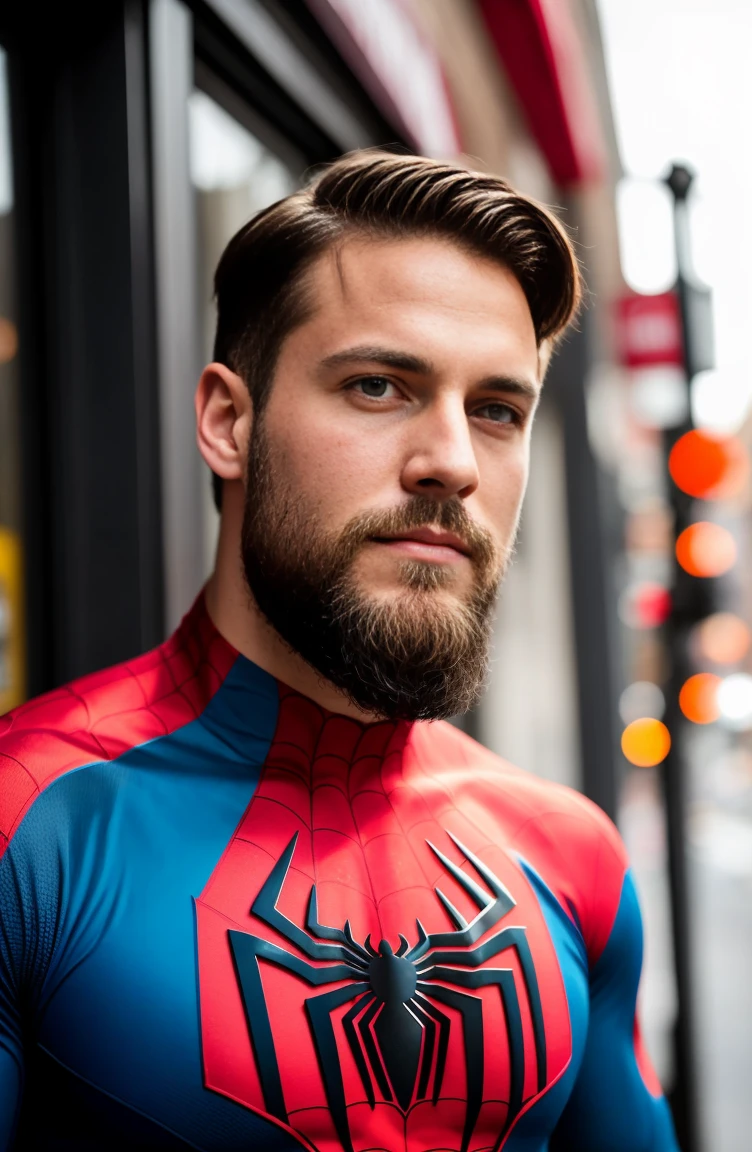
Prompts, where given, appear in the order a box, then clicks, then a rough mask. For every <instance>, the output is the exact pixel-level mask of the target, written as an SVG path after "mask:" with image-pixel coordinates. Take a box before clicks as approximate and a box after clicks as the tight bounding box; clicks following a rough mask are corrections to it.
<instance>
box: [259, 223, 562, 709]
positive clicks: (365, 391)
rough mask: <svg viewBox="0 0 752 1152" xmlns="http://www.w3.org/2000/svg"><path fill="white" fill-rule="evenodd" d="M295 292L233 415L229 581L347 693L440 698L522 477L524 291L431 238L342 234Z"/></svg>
mask: <svg viewBox="0 0 752 1152" xmlns="http://www.w3.org/2000/svg"><path fill="white" fill-rule="evenodd" d="M309 291H310V294H311V297H312V299H313V301H314V304H315V307H314V310H313V313H312V315H311V316H310V318H309V319H308V320H307V321H306V322H305V323H303V324H302V325H301V326H300V327H299V328H297V329H296V330H294V331H293V332H292V334H291V335H290V336H289V337H288V338H287V340H286V341H285V342H284V344H283V346H282V348H281V350H280V355H279V359H278V362H277V366H276V370H275V375H274V381H273V384H272V388H271V393H270V396H269V399H268V403H267V406H266V408H265V409H264V411H263V414H262V416H261V417H260V418H259V419H257V420H256V423H255V426H254V429H253V436H252V442H251V449H250V457H249V468H248V485H247V496H246V515H245V524H244V533H243V558H244V564H245V570H246V575H247V578H248V582H249V585H250V587H251V590H252V592H253V594H254V597H255V599H256V602H257V604H258V606H259V607H260V609H261V610H262V612H264V613H265V615H266V616H267V617H268V618H269V620H270V621H271V623H272V624H273V625H274V627H275V628H276V629H277V631H278V632H279V633H280V634H281V636H282V637H283V639H284V640H286V641H287V643H288V644H289V645H290V646H291V647H292V648H294V649H295V650H297V651H299V652H300V653H301V655H303V657H304V658H305V659H306V660H307V661H308V662H309V663H310V664H312V665H313V666H314V667H316V668H317V669H318V670H319V671H320V672H321V673H322V675H324V676H325V677H326V678H327V679H329V680H331V681H332V682H333V683H335V684H336V685H337V686H338V687H340V688H341V689H343V691H345V692H346V693H347V694H348V695H349V696H350V697H351V698H352V699H353V700H354V701H355V702H356V703H357V704H359V706H360V707H362V708H364V710H366V711H369V712H374V713H376V714H381V715H395V716H397V715H399V716H408V717H416V716H433V717H436V716H440V715H451V714H452V713H454V712H457V711H460V710H462V709H464V708H466V707H468V706H470V705H471V704H472V703H473V702H474V700H475V699H476V697H477V695H478V691H479V688H480V685H481V683H482V680H483V678H484V672H485V667H486V653H487V647H488V633H489V628H490V616H491V612H492V607H493V602H494V598H495V592H496V588H497V586H498V583H499V581H500V579H501V576H502V575H503V571H504V567H505V564H506V561H507V559H508V556H509V554H510V552H511V549H512V546H513V541H514V535H515V531H516V527H517V522H518V518H519V512H520V506H521V503H522V497H523V494H524V490H525V484H526V479H527V470H528V459H529V439H530V427H531V423H532V417H533V412H534V409H535V405H536V401H537V397H538V393H539V387H540V385H539V381H538V349H537V346H536V341H535V334H534V330H533V324H532V319H531V316H530V312H529V309H528V305H527V302H526V300H525V296H524V293H523V291H522V289H521V287H520V285H519V283H518V281H517V280H516V279H515V278H514V277H513V276H512V274H511V273H509V272H507V271H506V270H505V269H503V268H501V267H499V266H498V265H497V264H495V263H493V262H491V261H490V260H484V259H480V258H478V257H476V256H472V255H469V254H467V253H466V252H464V251H463V250H462V249H460V248H459V247H458V246H456V245H454V244H452V243H450V242H447V241H441V240H436V239H409V240H399V241H380V242H377V241H372V240H360V239H351V240H349V241H347V242H345V244H344V245H343V246H342V247H341V248H340V249H338V250H336V251H331V252H328V253H326V254H325V255H324V256H322V257H321V258H320V259H319V260H318V261H317V262H316V264H315V265H314V266H313V268H312V270H311V272H310V274H309Z"/></svg>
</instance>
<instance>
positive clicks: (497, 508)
mask: <svg viewBox="0 0 752 1152" xmlns="http://www.w3.org/2000/svg"><path fill="white" fill-rule="evenodd" d="M528 465H529V448H528V446H524V448H521V449H520V450H519V451H515V452H510V453H509V454H508V455H506V456H505V457H504V459H503V460H499V458H498V457H496V458H494V459H491V460H488V461H487V462H485V464H481V468H480V485H479V489H478V492H479V496H480V503H481V505H482V507H483V510H484V512H485V516H484V519H486V520H487V523H489V524H490V525H493V527H494V528H495V529H496V531H497V532H498V533H499V534H500V535H501V537H502V538H506V537H507V536H508V535H509V533H510V532H511V531H512V529H513V528H514V525H515V524H516V521H517V516H518V514H519V510H520V506H521V504H522V501H523V498H524V495H525V489H526V487H527V478H528V471H529V468H528Z"/></svg>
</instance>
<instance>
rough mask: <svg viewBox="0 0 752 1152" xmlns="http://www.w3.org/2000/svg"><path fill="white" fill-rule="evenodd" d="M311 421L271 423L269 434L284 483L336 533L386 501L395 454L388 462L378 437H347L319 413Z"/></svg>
mask: <svg viewBox="0 0 752 1152" xmlns="http://www.w3.org/2000/svg"><path fill="white" fill-rule="evenodd" d="M310 415H311V418H310V419H296V420H295V421H291V422H289V423H287V424H282V423H281V422H279V421H275V420H270V421H268V422H267V427H268V432H269V436H270V439H271V440H272V442H273V444H274V448H275V454H276V455H277V460H278V462H279V466H280V469H281V471H282V475H283V476H284V477H285V480H286V482H287V483H289V484H290V486H291V487H292V488H293V489H294V490H295V491H297V492H299V493H300V495H301V499H302V500H305V501H306V503H307V504H308V505H309V507H313V508H315V509H316V510H318V511H319V512H320V513H321V515H322V516H323V517H324V518H325V519H327V520H328V521H329V524H330V526H331V527H336V525H337V524H338V523H344V522H345V521H346V520H348V519H349V518H350V517H351V516H353V515H355V514H356V513H358V512H361V511H363V510H364V509H366V508H369V507H374V506H376V505H377V504H378V502H379V499H380V498H381V499H382V500H383V498H384V497H386V498H387V499H388V497H389V494H388V489H389V486H390V479H391V482H392V484H393V483H394V478H395V477H396V478H397V480H398V478H399V468H398V466H397V463H396V451H395V461H392V460H391V458H390V454H389V451H388V445H385V444H384V443H382V442H379V438H378V437H376V436H368V435H366V436H364V435H362V432H361V433H360V434H359V435H355V434H354V433H350V431H349V430H348V429H347V428H342V427H341V426H339V427H338V426H337V425H336V424H335V423H334V422H333V421H332V420H327V419H323V418H321V415H320V414H319V413H318V412H317V413H315V414H313V413H312V414H310ZM316 417H318V418H316ZM395 449H396V445H395ZM392 495H393V494H392Z"/></svg>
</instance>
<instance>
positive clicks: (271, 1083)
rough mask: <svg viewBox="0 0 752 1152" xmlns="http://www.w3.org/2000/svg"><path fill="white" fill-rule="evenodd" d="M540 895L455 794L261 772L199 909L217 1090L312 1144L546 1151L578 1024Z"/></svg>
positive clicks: (577, 966) (580, 1011)
mask: <svg viewBox="0 0 752 1152" xmlns="http://www.w3.org/2000/svg"><path fill="white" fill-rule="evenodd" d="M293 767H294V766H293ZM351 784H352V782H351ZM546 891H547V889H546V885H545V883H544V882H541V883H536V882H535V881H534V880H533V879H531V876H530V875H529V873H528V872H526V870H525V868H524V867H523V865H522V864H521V863H520V862H519V861H518V860H517V858H516V857H515V855H514V852H513V845H512V844H511V843H507V842H506V834H505V830H504V829H503V827H498V828H496V829H491V828H489V826H488V824H487V822H486V823H482V822H481V821H479V820H475V819H474V818H473V813H472V812H471V811H465V810H463V805H462V804H457V803H455V802H454V800H453V798H452V797H451V795H450V794H449V793H447V794H446V795H444V796H443V797H441V796H437V795H436V794H434V795H433V796H432V797H430V798H426V796H425V795H423V794H421V792H420V790H419V789H418V788H416V787H413V786H411V785H410V784H406V783H405V782H404V780H402V781H400V782H399V783H398V784H395V787H394V788H392V789H390V787H389V784H388V779H387V780H386V782H385V779H384V774H382V777H381V782H380V784H379V786H378V787H373V786H371V787H363V788H361V789H359V788H357V787H352V786H351V787H350V788H349V789H348V790H345V789H344V788H343V787H342V784H341V781H340V780H339V778H338V775H337V772H336V770H334V768H333V771H332V775H331V778H330V779H327V777H326V775H325V774H322V775H321V776H320V779H319V783H318V785H317V787H315V788H313V789H311V788H310V787H309V785H308V783H307V782H305V781H303V780H301V779H300V778H299V776H298V775H297V774H296V773H295V771H294V770H292V769H291V766H290V765H289V764H284V763H282V764H277V765H276V766H271V767H267V770H266V771H265V773H264V775H263V776H262V779H261V781H260V784H259V788H258V790H257V792H256V795H255V796H254V799H253V801H252V803H251V804H250V805H249V807H248V809H247V811H246V813H245V815H244V818H243V820H242V821H241V823H240V825H239V826H238V828H237V830H236V833H235V835H234V837H233V838H232V840H231V841H230V843H229V845H228V847H227V850H226V851H225V853H224V854H223V856H222V858H221V860H220V861H219V863H218V864H217V867H216V868H215V870H214V872H213V874H212V876H211V878H210V880H209V882H208V883H207V884H206V886H205V888H204V890H203V891H202V893H201V895H200V897H199V898H198V900H197V901H196V925H197V935H198V973H199V989H200V1021H201V1040H202V1053H203V1075H204V1081H205V1084H206V1086H207V1088H209V1089H210V1090H212V1091H213V1092H215V1093H218V1094H220V1095H224V1096H226V1097H229V1098H230V1099H232V1100H234V1101H235V1102H237V1103H239V1104H241V1105H243V1106H244V1107H245V1108H246V1109H248V1110H250V1111H252V1112H254V1113H256V1114H258V1115H260V1116H264V1117H265V1118H267V1119H268V1120H270V1121H271V1122H272V1123H274V1124H275V1125H276V1126H278V1127H279V1128H280V1129H282V1130H286V1131H288V1132H289V1133H290V1134H291V1135H293V1136H295V1137H296V1138H297V1139H299V1140H300V1141H301V1143H303V1144H304V1145H305V1146H307V1147H310V1148H315V1149H318V1150H320V1152H341V1150H342V1149H344V1150H346V1152H355V1150H360V1149H366V1148H373V1147H383V1148H389V1149H390V1150H401V1149H403V1148H404V1149H405V1150H407V1149H410V1150H412V1149H415V1150H418V1149H420V1150H425V1149H428V1148H431V1149H434V1148H442V1149H452V1150H453V1152H460V1150H461V1152H466V1150H467V1152H469V1150H471V1149H476V1148H501V1147H504V1146H506V1147H507V1148H509V1149H510V1150H511V1149H512V1148H513V1147H514V1145H515V1141H516V1140H517V1138H518V1136H519V1134H520V1133H521V1132H522V1130H523V1129H526V1130H528V1131H529V1132H531V1133H535V1134H536V1136H539V1139H540V1142H541V1143H542V1142H543V1141H545V1139H546V1138H547V1136H548V1134H549V1132H550V1130H551V1127H552V1126H553V1123H554V1122H555V1118H556V1115H558V1111H559V1110H560V1108H561V1107H562V1106H563V1102H564V1100H563V1099H559V1098H560V1097H561V1094H562V1093H561V1085H562V1083H563V1081H564V1079H565V1078H566V1077H565V1073H566V1072H567V1070H568V1069H571V1068H572V1067H573V1066H574V1064H576V1062H577V1058H578V1053H579V1051H580V1050H581V1047H582V1042H583V1038H584V1030H585V1028H586V975H585V966H584V963H583V962H582V957H581V955H580V953H579V950H578V947H577V942H576V932H575V930H574V928H573V926H572V925H571V923H569V922H568V920H567V918H566V917H565V916H564V915H563V913H561V909H560V908H559V909H558V911H557V908H556V906H555V905H556V902H555V900H553V897H552V896H551V900H547V898H546V896H545V893H546ZM549 895H551V894H550V893H549ZM555 1088H556V1091H554V1089H555ZM556 1099H558V1100H559V1102H558V1104H556V1105H555V1106H554V1102H555V1100H556ZM520 1146H521V1145H520ZM530 1146H531V1147H532V1146H536V1145H534V1144H531V1145H530Z"/></svg>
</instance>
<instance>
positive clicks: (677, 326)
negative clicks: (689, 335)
mask: <svg viewBox="0 0 752 1152" xmlns="http://www.w3.org/2000/svg"><path fill="white" fill-rule="evenodd" d="M616 324H617V343H618V348H619V359H620V360H621V362H622V364H624V365H625V366H626V367H627V368H648V367H652V366H653V365H656V364H677V365H679V366H682V365H683V364H684V353H683V348H682V327H681V314H680V312H679V301H678V299H677V297H676V293H674V292H661V293H660V294H659V295H657V296H638V295H631V296H622V298H621V299H620V300H617V302H616Z"/></svg>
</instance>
